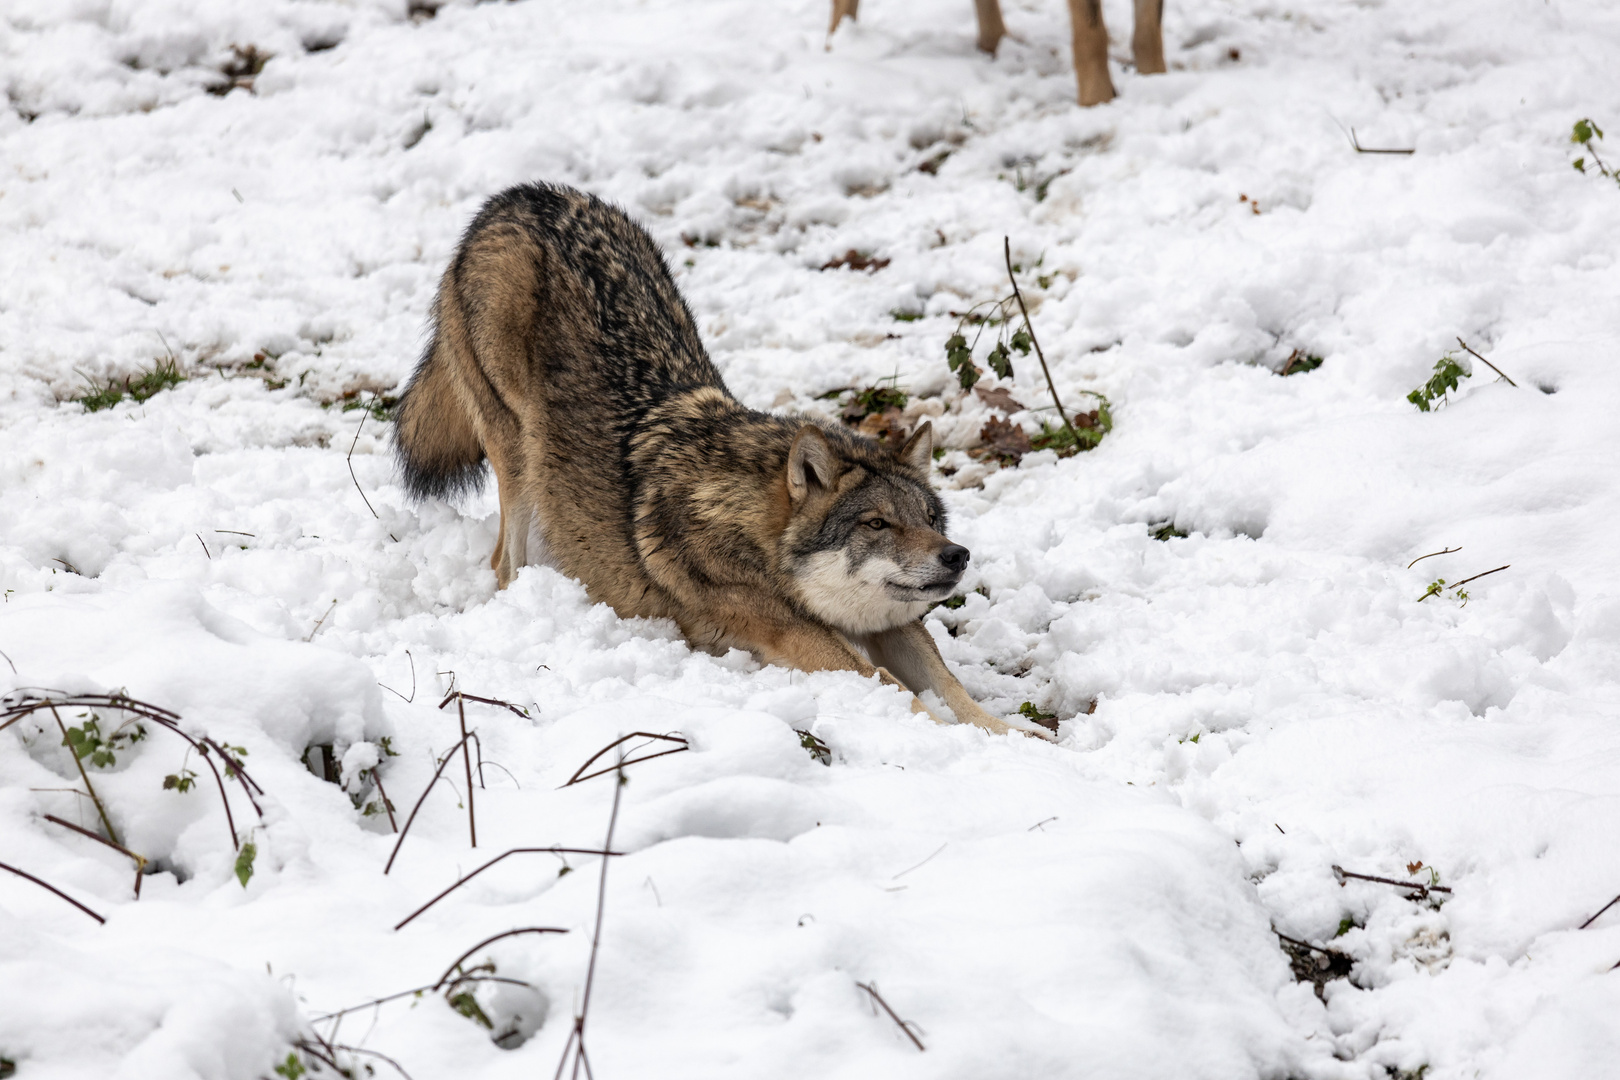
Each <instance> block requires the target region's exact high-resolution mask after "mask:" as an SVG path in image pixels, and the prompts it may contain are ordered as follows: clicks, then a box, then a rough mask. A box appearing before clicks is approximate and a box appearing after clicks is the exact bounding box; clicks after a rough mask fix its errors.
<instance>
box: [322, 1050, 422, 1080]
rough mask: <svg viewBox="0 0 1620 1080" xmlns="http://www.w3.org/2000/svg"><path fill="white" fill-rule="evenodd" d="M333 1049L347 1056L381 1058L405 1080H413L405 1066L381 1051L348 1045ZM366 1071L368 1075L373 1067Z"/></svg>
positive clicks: (367, 1068) (367, 1067)
mask: <svg viewBox="0 0 1620 1080" xmlns="http://www.w3.org/2000/svg"><path fill="white" fill-rule="evenodd" d="M332 1049H334V1050H342V1051H343V1052H344V1053H346V1054H369V1055H370V1056H372V1057H374V1058H380V1059H381V1060H383V1061H386V1062H387V1063H388V1065H389V1067H390V1068H392V1069H393V1070H394V1071H395V1072H397V1073H399V1075H401V1076H403V1077H404V1078H405V1080H411V1074H410V1073H408V1072H406V1071H405V1068H404V1066H402V1065H401V1064H400V1063H399V1062H397V1061H395V1060H394V1059H393V1058H391V1057H389V1056H388V1055H387V1054H384V1053H382V1052H381V1051H378V1050H367V1049H366V1048H365V1047H363V1046H346V1045H339V1046H334V1047H333V1048H332ZM366 1071H367V1072H368V1073H369V1072H370V1071H371V1066H370V1065H367V1066H366ZM344 1075H347V1074H344Z"/></svg>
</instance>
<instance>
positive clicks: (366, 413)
mask: <svg viewBox="0 0 1620 1080" xmlns="http://www.w3.org/2000/svg"><path fill="white" fill-rule="evenodd" d="M369 415H371V409H370V408H368V407H367V406H365V405H362V406H360V423H359V424H357V425H356V426H355V429H354V439H353V440H352V441H351V442H350V443H349V456H348V457H346V458H344V459H343V460H344V461H345V462H347V463H348V466H349V479H350V480H353V481H354V490H356V491H358V492H359V493H360V500H361V501H362V502H364V503H365V504H366V509H367V510H370V511H371V516H372V517H374V518H377V520H378V521H381V520H382V518H381V517H379V516H378V514H377V510H376V508H375V507H374V506H372V505H371V500H370V499H368V498H366V492H365V489H364V488H362V487H361V486H360V478H359V477H358V476H356V475H354V448H355V447H356V446H359V445H360V432H361V431H362V430H363V429H364V428H365V426H366V417H367V416H369Z"/></svg>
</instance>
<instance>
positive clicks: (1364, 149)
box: [1350, 128, 1417, 154]
mask: <svg viewBox="0 0 1620 1080" xmlns="http://www.w3.org/2000/svg"><path fill="white" fill-rule="evenodd" d="M1350 145H1351V146H1353V147H1355V149H1356V153H1358V154H1415V153H1417V149H1416V147H1414V148H1412V149H1410V150H1379V149H1376V148H1374V147H1371V146H1362V145H1361V143H1360V141H1359V140H1357V138H1356V129H1355V128H1351V129H1350Z"/></svg>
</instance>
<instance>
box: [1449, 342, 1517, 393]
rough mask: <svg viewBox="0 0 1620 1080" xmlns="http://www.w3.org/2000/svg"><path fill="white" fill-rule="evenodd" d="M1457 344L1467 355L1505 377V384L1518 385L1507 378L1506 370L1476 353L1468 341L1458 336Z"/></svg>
mask: <svg viewBox="0 0 1620 1080" xmlns="http://www.w3.org/2000/svg"><path fill="white" fill-rule="evenodd" d="M1457 344H1459V345H1461V346H1462V347H1463V351H1464V352H1466V353H1467V354H1468V355H1469V356H1472V357H1473V358H1474V359H1475V360H1478V361H1479V362H1480V363H1482V364H1484V365H1485V366H1486V367H1488V368H1490V369H1491V370H1492V371H1494V372H1496V373H1497V374H1498V375H1500V376H1502V378H1504V379H1507V384H1508V385H1509V386H1512V387H1515V388H1517V387H1518V385H1519V384H1518V383H1516V382H1514V381H1513V380H1512V379H1509V378H1508V374H1507V372H1505V371H1503V370H1502V369H1501V368H1499V367H1497V366H1496V365H1495V364H1493V363H1491V362H1490V361H1489V360H1487V359H1485V358H1484V357H1483V356H1481V355H1479V353H1477V352H1475V351H1474V350H1473V349H1471V348H1470V347H1469V345H1468V342H1466V341H1464V340H1463V339H1462V338H1458V339H1457Z"/></svg>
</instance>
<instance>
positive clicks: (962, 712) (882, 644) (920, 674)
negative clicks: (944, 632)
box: [860, 619, 1052, 740]
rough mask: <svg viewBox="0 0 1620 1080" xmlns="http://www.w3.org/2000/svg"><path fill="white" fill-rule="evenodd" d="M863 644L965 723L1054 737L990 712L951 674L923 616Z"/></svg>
mask: <svg viewBox="0 0 1620 1080" xmlns="http://www.w3.org/2000/svg"><path fill="white" fill-rule="evenodd" d="M860 643H861V645H862V646H863V647H864V648H865V649H866V651H867V653H868V654H869V655H870V656H871V657H872V662H873V663H874V664H880V665H882V666H883V667H886V668H888V669H889V670H890V671H891V672H893V673H894V675H895V677H896V678H898V679H899V680H900V681H901V682H903V683H905V684H906V687H907V689H909V690H910V691H911V692H912V693H914V694H921V693H922V692H923V691H925V690H932V691H933V692H934V693H936V694H938V695H939V696H940V700H942V701H944V702H945V704H946V705H948V706H949V707H950V710H951V712H953V713H955V714H956V718H957V719H958V720H960V721H962V722H963V723H965V724H972V725H974V726H975V727H981V728H984V729H985V730H986V731H991V732H994V733H996V734H998V735H1004V734H1006V733H1007V732H1009V731H1021V732H1024V733H1025V734H1028V735H1035V736H1038V737H1040V738H1043V739H1048V740H1050V739H1051V738H1052V734H1051V732H1049V731H1047V730H1046V729H1045V728H1042V727H1040V726H1039V725H1037V724H1032V723H1028V722H1026V721H1020V720H1012V721H1008V720H998V719H997V718H996V717H994V716H991V715H990V714H989V713H988V712H986V711H985V710H984V708H983V707H982V706H980V705H979V703H978V702H977V701H974V700H973V697H972V695H970V694H969V693H968V692H967V688H966V687H964V686H963V685H962V684H961V683H960V682H958V681H957V678H956V676H955V675H952V674H951V669H950V668H948V667H946V666H945V658H944V657H943V656H940V655H939V646H938V645H936V644H934V638H933V635H931V634H929V632H928V628H927V627H926V626H924V625H923V623H922V620H921V619H914V620H912V621H911V622H908V623H903V624H901V625H900V626H897V627H895V628H894V629H893V630H884V631H881V632H879V633H876V634H870V635H867V636H866V637H863V638H861V639H860Z"/></svg>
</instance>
